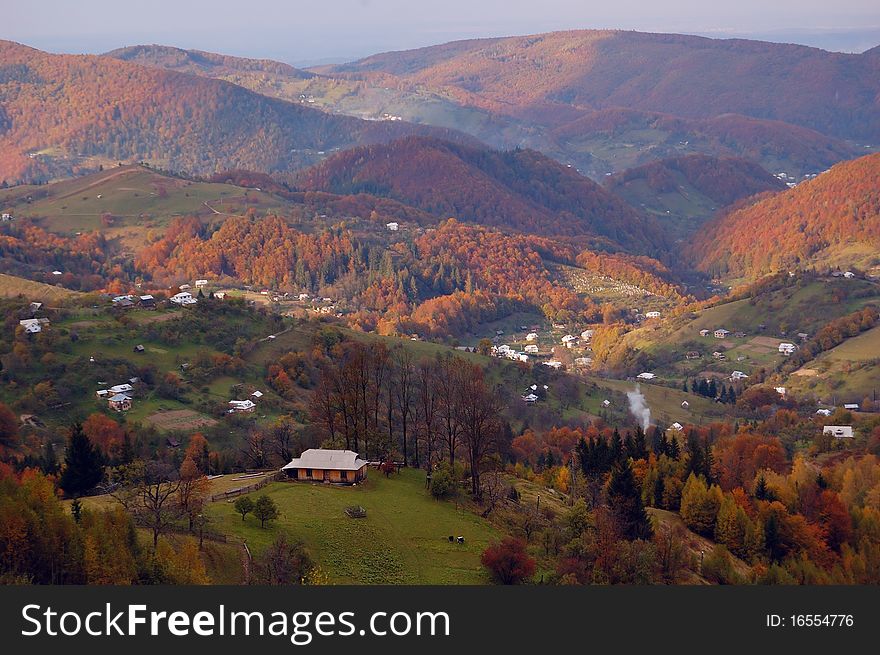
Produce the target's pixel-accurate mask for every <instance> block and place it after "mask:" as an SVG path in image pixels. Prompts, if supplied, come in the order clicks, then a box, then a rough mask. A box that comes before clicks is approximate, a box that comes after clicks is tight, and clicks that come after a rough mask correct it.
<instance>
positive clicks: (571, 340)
mask: <svg viewBox="0 0 880 655" xmlns="http://www.w3.org/2000/svg"><path fill="white" fill-rule="evenodd" d="M576 341H577V337H576V336H574V335H572V334H566V335H565V336H564V337H562V343H563V344H564V345H565V347H566V348H571V347H573V346H574V345H575V342H576Z"/></svg>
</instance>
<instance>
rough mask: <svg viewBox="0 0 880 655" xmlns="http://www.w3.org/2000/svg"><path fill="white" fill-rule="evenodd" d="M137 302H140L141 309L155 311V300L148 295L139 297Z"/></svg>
mask: <svg viewBox="0 0 880 655" xmlns="http://www.w3.org/2000/svg"><path fill="white" fill-rule="evenodd" d="M138 300H139V301H140V305H141V307H143V308H144V309H155V308H156V299H155V298H154V297H153V296H151V295H150V294H147V295H145V296H140V297H139V298H138Z"/></svg>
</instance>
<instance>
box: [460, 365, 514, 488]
mask: <svg viewBox="0 0 880 655" xmlns="http://www.w3.org/2000/svg"><path fill="white" fill-rule="evenodd" d="M461 370H462V375H460V376H459V380H460V384H461V387H460V393H459V404H460V410H459V412H460V416H461V425H462V430H461V432H462V437H463V441H464V445H465V448H466V450H467V455H468V464H469V465H470V469H471V493H472V494H473V496H474V498H480V497H482V493H483V488H482V486H481V485H480V474H481V472H482V468H483V464H484V462H485V459H486V457H487V456H488V455H489V454H490V453H491V452H493V450H494V449H495V447H496V445H497V442H498V437H499V435H500V434H501V421H500V418H499V417H500V415H501V411H502V410H503V409H504V403H502V401H501V396H500V394H498V393H497V392H496V391H495V390H490V389H487V388H486V383H485V380H484V379H483V369H482V368H480V367H479V366H472V365H463V366H462V367H461Z"/></svg>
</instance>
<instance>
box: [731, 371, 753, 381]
mask: <svg viewBox="0 0 880 655" xmlns="http://www.w3.org/2000/svg"><path fill="white" fill-rule="evenodd" d="M747 377H749V376H748V375H746V374H745V373H743V372H742V371H734V372H733V373H731V374H730V379H731V380H745V379H746V378H747Z"/></svg>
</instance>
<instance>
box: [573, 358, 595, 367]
mask: <svg viewBox="0 0 880 655" xmlns="http://www.w3.org/2000/svg"><path fill="white" fill-rule="evenodd" d="M574 365H575V366H592V365H593V358H592V357H576V358H575V360H574Z"/></svg>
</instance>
